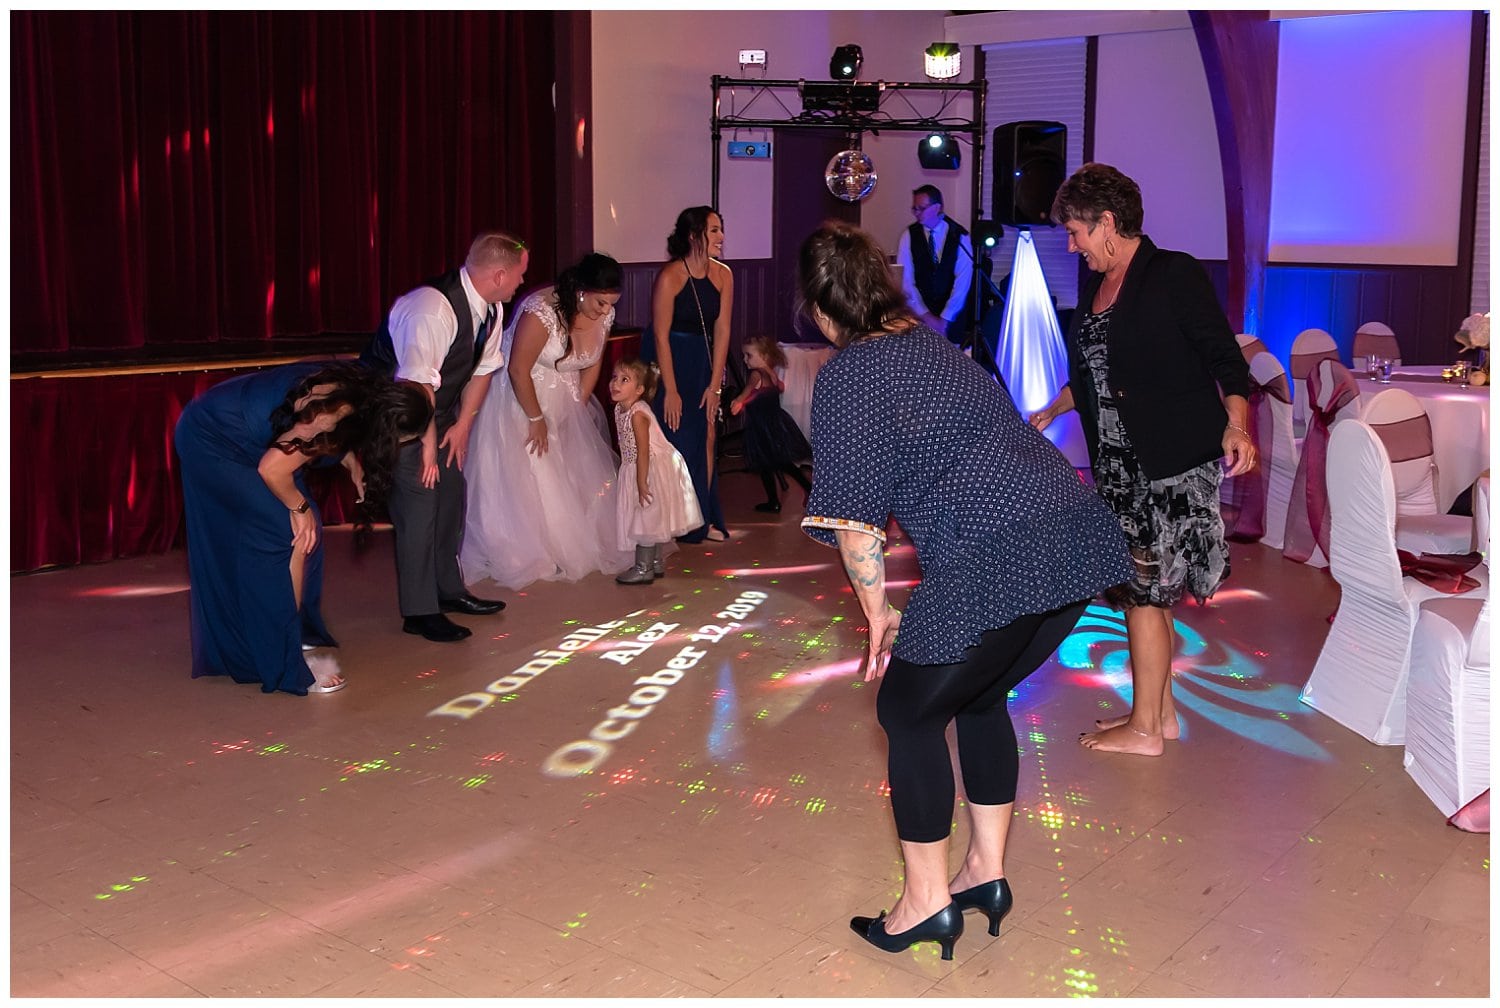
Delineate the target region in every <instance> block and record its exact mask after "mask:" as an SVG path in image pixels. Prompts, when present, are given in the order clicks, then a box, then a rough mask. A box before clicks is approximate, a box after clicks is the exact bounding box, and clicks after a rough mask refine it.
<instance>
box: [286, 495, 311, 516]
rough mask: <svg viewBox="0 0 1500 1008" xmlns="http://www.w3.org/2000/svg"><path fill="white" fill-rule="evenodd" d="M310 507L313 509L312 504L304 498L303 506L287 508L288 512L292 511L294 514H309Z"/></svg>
mask: <svg viewBox="0 0 1500 1008" xmlns="http://www.w3.org/2000/svg"><path fill="white" fill-rule="evenodd" d="M310 507H312V502H311V501H309V500H308V499H307V498H306V497H304V498H302V503H301V505H299V506H298V507H294V508H287V510H288V511H290V512H291V513H292V514H307V509H308V508H310Z"/></svg>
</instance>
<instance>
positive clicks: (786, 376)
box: [781, 343, 833, 440]
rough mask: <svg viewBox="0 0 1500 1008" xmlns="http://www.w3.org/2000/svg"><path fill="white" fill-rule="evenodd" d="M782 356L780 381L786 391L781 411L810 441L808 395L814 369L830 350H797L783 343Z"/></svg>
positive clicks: (808, 347) (817, 348)
mask: <svg viewBox="0 0 1500 1008" xmlns="http://www.w3.org/2000/svg"><path fill="white" fill-rule="evenodd" d="M781 349H782V351H783V352H784V353H785V354H786V369H785V370H784V371H783V372H782V374H781V378H782V381H783V382H784V383H785V384H786V390H785V391H783V392H782V393H781V408H782V409H784V410H786V412H787V414H788V415H789V416H791V418H792V419H793V420H795V421H797V426H798V427H800V428H802V434H803V436H805V437H807V438H808V439H809V440H811V438H812V393H813V382H814V381H815V380H816V379H817V377H818V369H819V368H821V367H822V366H823V365H824V364H826V363H827V362H828V358H830V357H832V356H833V347H831V346H826V345H825V346H797V345H795V344H788V343H783V344H782V345H781Z"/></svg>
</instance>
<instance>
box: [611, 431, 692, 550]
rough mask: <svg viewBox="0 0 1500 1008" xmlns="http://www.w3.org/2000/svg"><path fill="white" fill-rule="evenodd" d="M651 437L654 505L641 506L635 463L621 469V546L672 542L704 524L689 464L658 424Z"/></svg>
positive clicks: (649, 480) (618, 507)
mask: <svg viewBox="0 0 1500 1008" xmlns="http://www.w3.org/2000/svg"><path fill="white" fill-rule="evenodd" d="M651 434H652V437H651V465H650V468H649V469H648V470H647V472H646V486H647V488H648V490H649V491H650V495H651V503H650V504H648V505H645V506H642V505H641V499H640V494H639V493H637V492H636V486H635V478H636V477H635V464H634V463H629V464H627V465H623V466H621V467H620V475H619V478H618V480H617V483H618V490H619V492H618V495H617V497H616V502H615V506H616V529H617V532H618V536H619V541H620V543H621V545H623V546H625V547H627V548H630V547H634V546H655V545H656V544H658V543H670V542H672V540H673V539H675V538H676V537H677V536H680V535H684V534H686V533H688V532H691V531H692V530H693V529H695V528H698V527H699V526H700V525H702V524H703V512H702V511H701V510H700V509H699V507H698V494H697V492H696V491H695V490H694V489H693V477H692V475H691V474H690V473H689V472H688V467H687V463H686V462H684V461H683V459H682V456H681V455H679V454H678V453H677V450H676V449H675V448H673V447H672V445H671V444H670V443H669V442H668V441H667V439H666V438H665V437H663V436H662V435H661V432H660V429H659V428H658V427H657V426H656V425H655V424H652V425H651ZM674 548H675V547H674Z"/></svg>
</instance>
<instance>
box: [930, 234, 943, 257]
mask: <svg viewBox="0 0 1500 1008" xmlns="http://www.w3.org/2000/svg"><path fill="white" fill-rule="evenodd" d="M927 248H928V249H929V250H930V251H931V252H932V261H933V262H937V261H938V260H940V259H941V258H942V256H941V255H939V254H938V245H937V232H936V231H935V230H933V229H932V228H928V229H927Z"/></svg>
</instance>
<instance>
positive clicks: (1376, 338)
mask: <svg viewBox="0 0 1500 1008" xmlns="http://www.w3.org/2000/svg"><path fill="white" fill-rule="evenodd" d="M1372 356H1374V357H1379V358H1381V359H1383V360H1388V361H1393V362H1395V363H1397V364H1400V363H1401V344H1400V343H1397V342H1396V334H1395V333H1394V332H1392V331H1391V327H1390V326H1388V325H1386V324H1385V323H1384V322H1366V323H1365V324H1364V325H1362V326H1360V327H1359V328H1358V329H1356V330H1354V346H1353V349H1352V351H1351V359H1352V361H1353V367H1354V370H1355V371H1357V372H1363V371H1365V370H1366V369H1368V367H1369V364H1370V358H1371V357H1372Z"/></svg>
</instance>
